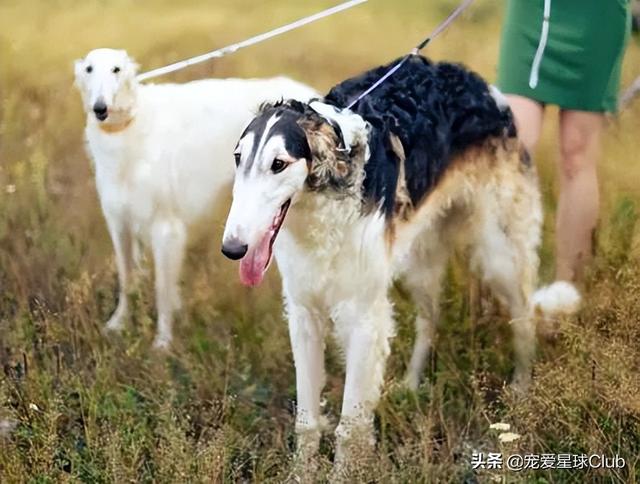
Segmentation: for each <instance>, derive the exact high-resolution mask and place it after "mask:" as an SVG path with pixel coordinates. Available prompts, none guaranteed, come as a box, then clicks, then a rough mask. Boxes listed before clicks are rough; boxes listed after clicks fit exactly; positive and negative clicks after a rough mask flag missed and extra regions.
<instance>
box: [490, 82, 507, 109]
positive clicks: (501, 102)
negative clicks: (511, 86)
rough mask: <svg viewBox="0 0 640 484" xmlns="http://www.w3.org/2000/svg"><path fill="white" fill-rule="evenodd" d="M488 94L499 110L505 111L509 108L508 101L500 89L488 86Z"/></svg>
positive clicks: (491, 85)
mask: <svg viewBox="0 0 640 484" xmlns="http://www.w3.org/2000/svg"><path fill="white" fill-rule="evenodd" d="M489 92H490V93H491V97H493V99H494V100H495V102H496V104H497V105H498V107H499V108H500V109H506V108H508V107H509V100H508V99H507V97H506V96H505V95H504V94H503V93H502V91H501V90H500V89H498V88H497V87H496V86H494V85H493V84H489Z"/></svg>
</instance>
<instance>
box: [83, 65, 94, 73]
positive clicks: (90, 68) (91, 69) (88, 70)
mask: <svg viewBox="0 0 640 484" xmlns="http://www.w3.org/2000/svg"><path fill="white" fill-rule="evenodd" d="M84 70H85V71H87V74H91V72H92V71H93V67H92V66H87V67H85V68H84Z"/></svg>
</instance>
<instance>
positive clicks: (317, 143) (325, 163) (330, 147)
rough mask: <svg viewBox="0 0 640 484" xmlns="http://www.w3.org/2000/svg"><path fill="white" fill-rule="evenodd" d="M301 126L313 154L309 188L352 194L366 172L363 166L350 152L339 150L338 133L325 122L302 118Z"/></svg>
mask: <svg viewBox="0 0 640 484" xmlns="http://www.w3.org/2000/svg"><path fill="white" fill-rule="evenodd" d="M299 124H300V127H301V128H302V130H303V131H304V132H305V135H306V138H307V142H308V143H309V148H310V151H311V160H309V162H308V163H309V175H308V176H307V186H308V187H309V188H310V189H311V190H314V191H324V190H326V189H332V190H334V191H336V192H338V193H339V194H344V195H350V194H352V192H354V187H355V185H356V182H357V181H358V177H359V175H360V174H361V173H363V170H362V167H363V163H360V162H358V160H356V159H351V155H350V153H348V152H347V151H345V150H344V149H341V148H340V145H341V142H340V140H339V138H338V135H337V134H336V131H335V130H334V128H333V127H332V126H331V125H330V124H329V123H328V122H327V121H326V120H325V119H322V118H320V117H316V116H314V117H312V118H303V119H302V120H301V121H300V122H299ZM358 151H360V150H358Z"/></svg>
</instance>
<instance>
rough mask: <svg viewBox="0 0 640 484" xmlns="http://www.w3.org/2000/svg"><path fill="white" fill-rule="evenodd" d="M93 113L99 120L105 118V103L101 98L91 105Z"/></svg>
mask: <svg viewBox="0 0 640 484" xmlns="http://www.w3.org/2000/svg"><path fill="white" fill-rule="evenodd" d="M93 113H94V114H95V115H96V118H98V119H99V120H100V121H104V120H105V119H107V116H108V113H107V105H106V103H105V102H104V100H103V99H98V100H97V101H96V103H95V104H94V105H93Z"/></svg>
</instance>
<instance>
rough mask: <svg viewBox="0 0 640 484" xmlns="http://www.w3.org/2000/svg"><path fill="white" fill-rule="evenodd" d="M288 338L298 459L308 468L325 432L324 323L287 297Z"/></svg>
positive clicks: (311, 312)
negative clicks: (322, 410)
mask: <svg viewBox="0 0 640 484" xmlns="http://www.w3.org/2000/svg"><path fill="white" fill-rule="evenodd" d="M285 303H286V310H287V316H288V319H289V336H290V338H291V348H292V350H293V359H294V363H295V366H296V394H297V409H296V435H297V452H296V460H297V461H298V463H299V464H300V465H301V466H302V467H307V466H308V464H309V463H310V460H311V459H313V458H314V457H315V455H316V453H317V451H318V446H319V444H320V434H321V431H322V427H323V425H322V417H321V415H320V393H321V391H322V388H323V387H324V384H325V371H324V347H325V339H324V338H325V331H324V321H323V320H322V318H321V317H319V316H318V315H317V314H314V313H313V311H312V310H310V309H308V308H306V307H304V306H302V305H299V304H296V303H295V302H293V301H291V300H290V299H289V298H286V297H285Z"/></svg>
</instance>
